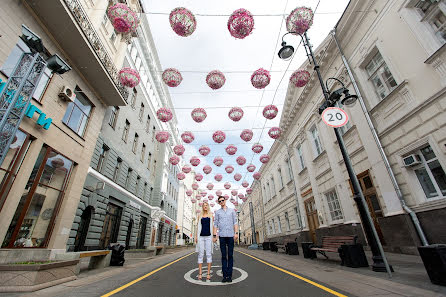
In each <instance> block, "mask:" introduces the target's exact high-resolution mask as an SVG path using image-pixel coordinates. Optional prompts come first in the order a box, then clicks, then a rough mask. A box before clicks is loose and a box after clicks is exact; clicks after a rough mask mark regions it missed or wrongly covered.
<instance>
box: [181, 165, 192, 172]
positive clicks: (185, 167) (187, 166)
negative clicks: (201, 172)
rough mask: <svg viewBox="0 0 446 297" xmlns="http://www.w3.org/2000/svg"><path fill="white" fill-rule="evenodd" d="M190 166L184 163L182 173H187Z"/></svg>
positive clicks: (189, 170)
mask: <svg viewBox="0 0 446 297" xmlns="http://www.w3.org/2000/svg"><path fill="white" fill-rule="evenodd" d="M191 170H192V168H191V167H190V166H189V165H187V164H186V165H184V166H183V168H181V171H183V172H184V173H189V172H191Z"/></svg>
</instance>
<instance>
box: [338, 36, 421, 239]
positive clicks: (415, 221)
mask: <svg viewBox="0 0 446 297" xmlns="http://www.w3.org/2000/svg"><path fill="white" fill-rule="evenodd" d="M330 33H331V35H332V36H333V39H334V41H335V42H336V45H337V47H338V50H339V53H340V54H341V58H342V62H343V63H344V66H345V68H346V69H347V71H348V75H349V77H350V80H351V81H352V84H353V87H354V88H355V92H356V94H357V95H358V100H359V103H360V105H361V108H362V111H363V113H364V116H365V118H366V119H367V123H368V124H369V127H370V131H371V132H372V135H373V138H374V139H375V143H376V145H377V146H378V150H379V153H380V154H381V157H382V159H383V161H384V165H385V167H386V169H387V172H388V173H389V175H390V180H391V181H392V184H393V187H394V189H395V192H396V195H397V196H398V199H399V200H400V203H401V206H402V208H403V209H404V210H405V211H406V212H407V214H409V216H410V218H411V219H412V222H413V224H414V226H415V229H416V230H417V233H418V237H419V238H420V240H421V243H422V244H423V245H424V246H427V245H429V243H428V241H427V239H426V236H425V234H424V232H423V229H422V227H421V224H420V221H419V220H418V217H417V215H416V214H415V212H414V211H413V210H412V209H410V208H409V207H408V206H407V205H406V201H405V200H404V197H403V193H402V192H401V189H400V187H399V185H398V182H397V180H396V178H395V174H394V173H393V170H392V167H390V163H389V159H387V156H386V153H385V151H384V148H383V146H382V144H381V141H380V139H379V137H378V133H377V131H376V129H375V125H373V122H372V120H371V118H370V116H369V113H368V111H367V108H366V106H365V104H364V99H363V98H362V95H361V91H360V90H359V87H358V84H357V83H356V79H355V77H354V75H353V73H352V71H351V69H350V65H349V64H348V61H347V59H346V58H345V56H344V52H343V51H342V48H341V46H340V45H339V42H338V39H337V37H336V27H335V29H333V30H332V31H331V32H330Z"/></svg>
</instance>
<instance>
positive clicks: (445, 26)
mask: <svg viewBox="0 0 446 297" xmlns="http://www.w3.org/2000/svg"><path fill="white" fill-rule="evenodd" d="M436 2H437V3H436ZM440 2H442V1H426V0H419V1H418V2H417V3H416V4H415V8H416V9H417V11H418V12H419V14H420V16H421V17H422V18H421V21H422V22H427V23H428V24H429V26H430V27H431V28H432V30H433V33H434V35H435V37H436V38H437V39H438V41H439V42H440V43H441V44H444V43H445V42H446V15H445V10H446V7H445V6H444V5H443V3H440Z"/></svg>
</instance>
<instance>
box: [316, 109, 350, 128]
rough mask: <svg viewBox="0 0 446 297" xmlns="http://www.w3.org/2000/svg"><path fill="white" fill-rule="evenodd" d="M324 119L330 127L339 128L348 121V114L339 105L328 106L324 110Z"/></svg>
mask: <svg viewBox="0 0 446 297" xmlns="http://www.w3.org/2000/svg"><path fill="white" fill-rule="evenodd" d="M322 120H323V121H324V123H325V124H327V125H328V126H330V127H334V128H339V127H342V126H344V125H345V124H347V123H348V115H347V113H346V112H345V111H344V110H343V109H341V108H339V107H328V108H326V109H325V110H324V112H322Z"/></svg>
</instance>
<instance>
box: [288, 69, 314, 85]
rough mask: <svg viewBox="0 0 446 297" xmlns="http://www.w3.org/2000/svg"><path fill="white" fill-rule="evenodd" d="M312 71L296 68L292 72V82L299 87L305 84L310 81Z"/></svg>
mask: <svg viewBox="0 0 446 297" xmlns="http://www.w3.org/2000/svg"><path fill="white" fill-rule="evenodd" d="M310 76H311V74H310V72H308V71H307V70H296V71H294V72H293V74H291V77H290V83H291V84H293V85H294V86H295V87H297V88H301V87H303V86H305V85H306V84H307V83H308V82H309V81H310Z"/></svg>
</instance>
